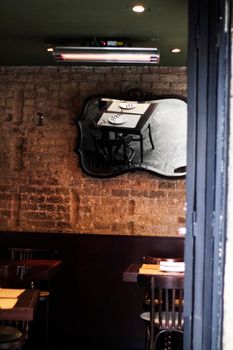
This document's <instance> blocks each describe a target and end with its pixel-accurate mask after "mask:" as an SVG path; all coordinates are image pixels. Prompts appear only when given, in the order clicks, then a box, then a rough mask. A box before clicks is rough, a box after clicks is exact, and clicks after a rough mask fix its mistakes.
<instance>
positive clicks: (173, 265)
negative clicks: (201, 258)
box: [159, 261, 185, 272]
mask: <svg viewBox="0 0 233 350" xmlns="http://www.w3.org/2000/svg"><path fill="white" fill-rule="evenodd" d="M159 269H160V271H167V272H184V270H185V263H184V262H178V261H174V262H172V261H160V264H159Z"/></svg>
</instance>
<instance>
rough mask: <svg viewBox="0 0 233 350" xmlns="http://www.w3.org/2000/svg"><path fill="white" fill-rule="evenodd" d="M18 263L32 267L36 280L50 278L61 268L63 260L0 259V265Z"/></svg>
mask: <svg viewBox="0 0 233 350" xmlns="http://www.w3.org/2000/svg"><path fill="white" fill-rule="evenodd" d="M4 265H14V266H15V265H17V266H21V265H24V266H28V267H30V269H31V272H30V274H31V277H32V279H34V280H40V281H42V280H50V279H51V278H53V277H54V276H55V275H56V273H57V272H58V271H59V270H60V268H61V266H62V261H61V260H55V259H53V260H52V259H28V260H0V266H4Z"/></svg>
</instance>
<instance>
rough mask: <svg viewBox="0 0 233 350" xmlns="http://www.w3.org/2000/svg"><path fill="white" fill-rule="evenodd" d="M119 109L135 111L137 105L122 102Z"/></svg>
mask: <svg viewBox="0 0 233 350" xmlns="http://www.w3.org/2000/svg"><path fill="white" fill-rule="evenodd" d="M119 107H120V108H122V109H133V108H135V107H136V103H132V102H121V103H119Z"/></svg>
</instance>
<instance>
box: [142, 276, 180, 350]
mask: <svg viewBox="0 0 233 350" xmlns="http://www.w3.org/2000/svg"><path fill="white" fill-rule="evenodd" d="M138 283H139V285H142V286H144V287H147V288H148V291H149V295H150V299H149V300H150V302H149V311H146V312H143V313H142V314H141V315H140V317H141V319H143V320H144V322H145V325H146V337H145V349H146V350H158V344H159V343H160V347H159V349H167V350H173V349H174V346H175V344H173V339H174V334H175V333H176V334H178V336H180V337H181V338H182V335H183V323H184V320H183V293H184V276H183V274H179V273H177V274H172V275H171V274H170V275H169V274H167V275H165V274H164V275H154V276H146V275H138ZM162 337H163V338H164V339H163V348H161V339H162ZM179 349H181V347H180V348H179Z"/></svg>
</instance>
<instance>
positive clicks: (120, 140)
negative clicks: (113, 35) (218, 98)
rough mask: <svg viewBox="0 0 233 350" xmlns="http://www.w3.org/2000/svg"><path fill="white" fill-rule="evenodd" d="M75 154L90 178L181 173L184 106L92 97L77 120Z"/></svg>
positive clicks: (138, 97)
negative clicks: (134, 173) (129, 174)
mask: <svg viewBox="0 0 233 350" xmlns="http://www.w3.org/2000/svg"><path fill="white" fill-rule="evenodd" d="M77 125H78V129H79V143H78V146H77V149H76V151H77V153H78V154H79V156H80V162H81V166H82V169H83V170H84V171H85V172H86V173H87V174H89V175H91V176H94V177H111V176H116V175H120V174H123V173H125V172H127V171H135V170H145V171H149V172H152V173H155V174H157V175H160V176H164V177H173V178H175V177H183V176H185V174H186V143H187V103H186V99H185V98H184V97H182V96H175V95H170V96H168V95H166V96H149V97H148V96H145V95H144V94H143V95H142V94H137V91H134V92H133V94H132V91H131V92H130V93H129V94H128V95H126V96H124V98H122V97H121V98H113V97H104V96H92V97H90V98H89V99H87V101H86V102H85V104H84V108H83V111H82V113H81V116H80V118H79V120H78V123H77Z"/></svg>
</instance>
